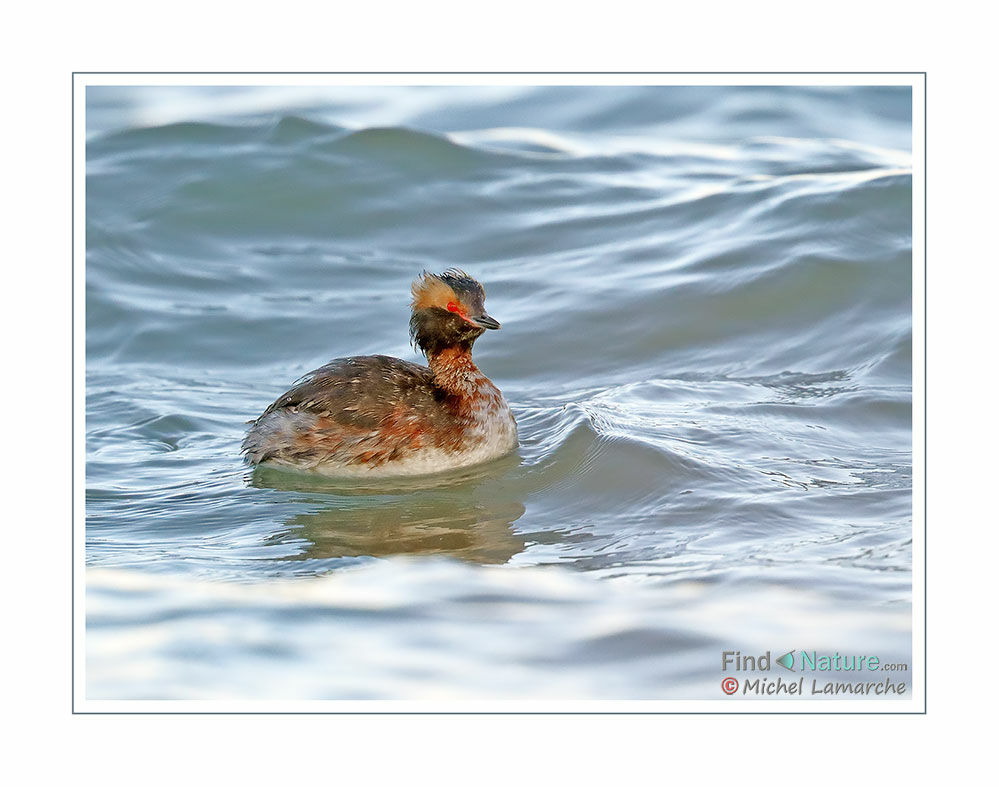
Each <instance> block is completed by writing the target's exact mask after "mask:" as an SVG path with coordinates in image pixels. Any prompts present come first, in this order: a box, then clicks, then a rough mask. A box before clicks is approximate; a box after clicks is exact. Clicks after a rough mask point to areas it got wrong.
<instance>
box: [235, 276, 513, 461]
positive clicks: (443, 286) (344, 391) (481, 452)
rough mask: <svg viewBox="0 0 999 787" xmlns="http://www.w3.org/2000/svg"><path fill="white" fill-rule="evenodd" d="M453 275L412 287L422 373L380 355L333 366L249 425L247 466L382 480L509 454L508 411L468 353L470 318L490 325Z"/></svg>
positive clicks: (474, 332) (466, 282)
mask: <svg viewBox="0 0 999 787" xmlns="http://www.w3.org/2000/svg"><path fill="white" fill-rule="evenodd" d="M459 273H460V272H457V271H449V272H447V273H445V274H442V275H441V276H440V277H436V276H433V275H429V274H425V275H424V276H422V277H421V278H420V279H418V280H417V283H414V288H413V291H414V302H413V308H414V313H413V320H412V322H411V331H412V332H413V339H414V342H415V343H416V344H417V346H419V347H420V348H421V349H423V350H424V351H425V352H426V353H427V357H428V361H429V368H428V367H426V366H420V365H418V364H414V363H409V362H408V361H402V360H400V359H398V358H390V357H387V356H384V355H373V356H361V357H354V358H341V359H337V360H334V361H331V362H330V363H328V364H326V365H325V366H323V367H321V368H320V369H317V370H315V371H314V372H311V373H310V374H308V375H306V376H305V377H304V378H303V379H302V380H301V381H299V383H298V384H296V385H295V386H294V387H293V388H292V389H291V390H289V391H288V392H287V393H285V394H284V395H283V396H281V397H279V398H278V399H277V401H275V402H274V403H273V404H272V405H271V406H270V407H268V408H267V409H266V410H265V411H264V412H263V414H262V415H261V416H260V417H259V418H258V419H257V420H256V421H255V422H254V424H253V426H252V427H251V428H250V431H249V433H248V434H247V435H246V439H245V440H244V441H243V451H244V452H245V454H246V456H247V458H248V459H249V461H250V462H252V463H254V464H260V463H267V464H273V465H281V466H286V467H295V468H299V469H304V470H312V471H316V472H320V473H323V474H327V475H334V476H347V477H351V476H369V477H370V476H375V475H377V476H386V477H390V476H403V475H423V474H429V473H436V472H441V471H444V470H449V469H453V468H457V467H466V466H469V465H473V464H478V463H480V462H485V461H488V460H490V459H495V458H497V457H500V456H502V455H504V454H507V453H509V452H510V451H512V450H513V449H514V448H515V447H516V446H517V427H516V422H515V421H514V418H513V414H512V413H511V411H510V408H509V405H508V404H507V403H506V400H505V399H504V398H503V395H502V394H501V393H500V391H499V389H497V388H496V386H495V385H493V384H492V382H490V380H489V379H488V378H487V377H486V376H485V375H484V374H482V372H481V371H479V369H478V367H477V366H476V365H475V363H474V362H473V361H472V356H471V348H472V344H473V343H474V342H475V340H476V339H477V338H478V337H479V336H480V335H481V334H482V333H484V329H483V328H481V327H479V326H477V325H476V324H474V323H473V322H472V321H471V320H473V319H475V318H479V319H483V320H490V319H491V318H488V316H487V315H486V314H485V310H484V307H483V301H484V294H483V293H482V288H481V285H479V284H478V282H476V281H475V280H474V279H470V278H468V277H467V276H465V275H464V274H461V277H463V278H459ZM428 281H429V282H430V283H429V284H428ZM434 282H436V283H434ZM430 292H432V293H433V294H434V297H435V299H436V300H440V299H441V298H443V299H444V301H445V303H447V302H451V304H452V311H449V310H448V309H447V308H444V307H442V306H441V305H439V304H436V301H435V305H426V304H427V303H428V301H427V299H426V298H421V297H418V295H417V294H418V293H420V294H421V295H423V296H427V297H429V296H428V295H427V294H428V293H430ZM469 294H470V295H469ZM449 299H454V300H453V301H449ZM421 304H423V305H421ZM455 305H457V306H458V310H459V311H458V313H454V311H453V310H454V307H455Z"/></svg>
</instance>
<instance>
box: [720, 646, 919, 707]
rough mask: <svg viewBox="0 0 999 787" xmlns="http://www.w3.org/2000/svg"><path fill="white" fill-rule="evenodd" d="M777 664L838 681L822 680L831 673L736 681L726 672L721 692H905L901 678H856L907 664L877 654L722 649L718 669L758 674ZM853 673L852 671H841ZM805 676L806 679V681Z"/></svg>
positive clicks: (900, 669) (906, 668) (904, 669)
mask: <svg viewBox="0 0 999 787" xmlns="http://www.w3.org/2000/svg"><path fill="white" fill-rule="evenodd" d="M775 666H778V667H782V668H783V669H785V670H787V671H788V672H798V673H838V674H837V677H841V678H843V679H842V680H825V678H829V677H833V676H832V675H821V676H819V677H812V676H809V675H806V674H801V675H800V677H798V678H797V680H795V679H793V678H790V679H785V678H784V677H783V676H782V675H778V676H777V677H776V679H775V678H771V677H768V676H759V677H758V676H752V677H750V676H749V675H746V676H745V677H742V679H741V680H740V679H739V678H738V677H736V676H734V675H726V676H725V677H724V678H723V679H722V682H721V689H722V692H723V693H724V694H726V695H729V696H732V695H734V694H739V695H743V696H770V697H778V696H783V695H786V696H789V697H791V696H796V697H801V696H810V695H811V696H816V697H821V696H831V695H856V694H860V695H867V696H900V695H902V694H905V691H906V683H905V681H898V680H892V678H891V677H890V676H888V675H885V676H884V677H882V678H880V679H879V680H857V678H858V677H859V678H874V677H876V676H875V675H872V674H871V673H878V672H880V673H882V674H883V673H886V672H893V673H898V672H905V673H908V671H909V665H908V664H901V663H898V662H883V661H882V660H881V658H880V657H878V656H872V655H866V654H865V655H843V654H840V653H839V652H838V651H837V652H835V653H833V654H831V655H830V654H828V653H819V652H818V651H815V650H801V651H798V650H789V651H787V652H786V653H785V654H784V655H782V656H779V657H777V658H772V657H771V654H770V651H769V650H768V651H767V652H766V653H762V654H760V655H758V656H750V655H743V654H742V652H741V651H738V650H724V651H722V654H721V667H722V672H725V673H727V672H740V673H754V672H756V673H759V672H770V671H771V670H772V669H773V667H775ZM845 673H853V674H849V675H848V674H845ZM851 678H852V680H850V679H851ZM806 679H807V680H808V681H809V682H808V683H806Z"/></svg>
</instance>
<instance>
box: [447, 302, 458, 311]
mask: <svg viewBox="0 0 999 787" xmlns="http://www.w3.org/2000/svg"><path fill="white" fill-rule="evenodd" d="M447 310H448V311H449V312H458V311H461V309H460V308H459V307H458V304H457V303H455V302H454V301H451V302H450V303H448V305H447Z"/></svg>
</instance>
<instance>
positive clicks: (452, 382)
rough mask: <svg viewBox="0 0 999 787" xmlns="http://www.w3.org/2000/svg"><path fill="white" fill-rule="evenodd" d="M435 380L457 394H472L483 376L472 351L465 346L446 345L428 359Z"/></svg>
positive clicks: (448, 390) (443, 387)
mask: <svg viewBox="0 0 999 787" xmlns="http://www.w3.org/2000/svg"><path fill="white" fill-rule="evenodd" d="M427 360H428V362H429V365H430V371H431V372H433V373H434V382H435V383H436V384H437V385H438V386H440V387H441V388H442V389H444V390H445V391H447V392H448V393H450V394H454V395H456V396H470V395H472V394H473V393H474V392H475V390H476V385H477V380H478V378H480V377H481V376H482V372H480V371H479V367H477V366H476V365H475V363H474V362H473V361H472V352H471V350H470V349H468V348H465V347H446V348H444V349H443V350H440V351H439V352H436V353H434V354H433V355H431V356H430V357H429V358H428V359H427Z"/></svg>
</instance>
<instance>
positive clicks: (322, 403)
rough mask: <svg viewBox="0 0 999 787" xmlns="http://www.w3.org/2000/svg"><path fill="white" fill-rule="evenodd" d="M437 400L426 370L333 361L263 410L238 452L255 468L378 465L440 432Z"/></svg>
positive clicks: (441, 410) (371, 360)
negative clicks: (273, 462) (272, 463)
mask: <svg viewBox="0 0 999 787" xmlns="http://www.w3.org/2000/svg"><path fill="white" fill-rule="evenodd" d="M443 402H444V395H443V393H442V392H441V391H440V389H438V388H435V387H434V385H433V376H432V374H431V372H430V370H429V369H427V368H426V367H425V366H419V365H417V364H414V363H409V362H407V361H402V360H399V359H398V358H389V357H388V356H384V355H372V356H361V357H356V358H338V359H336V360H334V361H330V362H329V363H328V364H326V365H325V366H322V367H320V368H319V369H316V370H315V371H313V372H310V373H309V374H307V375H306V376H305V377H303V378H302V379H301V380H300V381H299V382H298V383H296V385H295V386H294V387H293V388H292V389H291V390H289V391H288V392H287V393H285V394H284V395H282V396H281V397H279V398H278V399H277V401H275V402H274V403H273V404H272V405H271V406H270V407H268V408H267V409H266V410H264V412H263V414H261V416H260V418H258V419H257V420H256V421H255V422H254V424H253V426H252V427H251V428H250V431H249V433H248V434H247V436H246V439H245V440H244V441H243V451H245V452H246V453H247V455H248V456H249V458H250V461H252V462H255V463H258V462H262V461H265V460H267V459H277V460H283V461H286V462H290V463H293V464H306V465H308V464H318V463H320V462H336V463H341V464H361V463H365V464H375V465H377V464H381V463H383V462H386V461H390V460H392V459H395V458H398V457H399V456H400V455H401V454H402V453H403V452H405V451H407V450H414V449H417V448H419V447H421V446H423V445H425V444H427V442H428V440H430V439H432V435H434V434H440V433H446V432H447V429H446V426H445V424H444V423H441V419H442V417H443V416H446V407H445V406H444V404H443ZM439 427H444V428H443V429H440V428H439Z"/></svg>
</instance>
